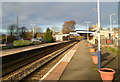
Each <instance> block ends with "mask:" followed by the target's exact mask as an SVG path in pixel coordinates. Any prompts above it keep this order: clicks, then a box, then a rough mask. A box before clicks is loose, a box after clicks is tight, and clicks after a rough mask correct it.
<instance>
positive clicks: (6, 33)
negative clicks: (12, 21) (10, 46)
mask: <svg viewBox="0 0 120 82" xmlns="http://www.w3.org/2000/svg"><path fill="white" fill-rule="evenodd" d="M6 44H7V28H6Z"/></svg>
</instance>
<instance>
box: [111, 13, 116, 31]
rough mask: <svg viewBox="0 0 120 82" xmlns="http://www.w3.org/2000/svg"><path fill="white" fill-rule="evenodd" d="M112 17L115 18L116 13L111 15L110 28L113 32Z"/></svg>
mask: <svg viewBox="0 0 120 82" xmlns="http://www.w3.org/2000/svg"><path fill="white" fill-rule="evenodd" d="M112 16H115V13H113V14H110V28H111V31H112V30H113V28H112Z"/></svg>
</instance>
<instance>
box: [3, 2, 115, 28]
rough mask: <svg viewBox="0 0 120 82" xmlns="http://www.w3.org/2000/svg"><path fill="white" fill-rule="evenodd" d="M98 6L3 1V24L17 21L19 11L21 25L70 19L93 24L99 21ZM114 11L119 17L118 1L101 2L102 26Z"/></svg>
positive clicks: (90, 4) (46, 23) (61, 22)
mask: <svg viewBox="0 0 120 82" xmlns="http://www.w3.org/2000/svg"><path fill="white" fill-rule="evenodd" d="M96 7H97V3H96V2H20V3H19V2H18V3H17V2H16V3H14V2H7V3H6V2H3V25H4V28H5V27H6V26H7V25H9V24H13V23H16V19H17V12H18V13H19V25H21V26H22V25H25V26H28V27H30V24H31V23H35V24H36V25H37V26H44V25H46V26H47V25H57V24H59V25H58V26H60V25H61V24H63V23H64V22H65V21H68V20H75V21H76V22H77V23H78V24H80V25H81V26H84V25H85V24H84V21H91V25H93V24H96V23H97V13H96V12H95V11H94V10H93V8H96ZM113 12H114V13H116V17H117V3H101V25H102V26H106V25H109V15H110V13H113ZM116 17H114V20H116ZM61 26H62V25H61Z"/></svg>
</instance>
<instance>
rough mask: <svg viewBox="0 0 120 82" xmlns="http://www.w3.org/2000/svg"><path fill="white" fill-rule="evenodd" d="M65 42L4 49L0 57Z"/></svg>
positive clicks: (0, 52)
mask: <svg viewBox="0 0 120 82" xmlns="http://www.w3.org/2000/svg"><path fill="white" fill-rule="evenodd" d="M63 42H67V41H63ZM63 42H55V43H46V44H40V45H33V46H26V47H20V48H14V49H7V50H2V51H0V57H2V56H7V55H11V54H15V53H20V52H24V51H28V50H32V49H37V48H42V47H46V46H50V45H55V44H59V43H63Z"/></svg>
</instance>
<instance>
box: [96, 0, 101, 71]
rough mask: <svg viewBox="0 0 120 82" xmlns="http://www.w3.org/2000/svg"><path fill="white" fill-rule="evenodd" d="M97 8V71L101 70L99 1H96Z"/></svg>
mask: <svg viewBox="0 0 120 82" xmlns="http://www.w3.org/2000/svg"><path fill="white" fill-rule="evenodd" d="M97 7H98V30H97V31H98V69H100V68H101V49H100V0H98V1H97Z"/></svg>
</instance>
